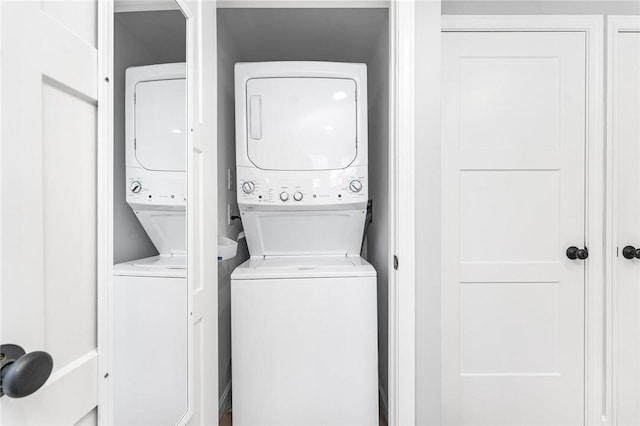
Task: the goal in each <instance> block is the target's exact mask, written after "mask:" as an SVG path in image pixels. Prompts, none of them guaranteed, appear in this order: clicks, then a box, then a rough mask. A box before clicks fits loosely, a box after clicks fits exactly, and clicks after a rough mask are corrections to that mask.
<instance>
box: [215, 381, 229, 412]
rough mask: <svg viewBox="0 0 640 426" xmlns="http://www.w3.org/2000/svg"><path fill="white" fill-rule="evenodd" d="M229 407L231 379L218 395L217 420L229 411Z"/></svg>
mask: <svg viewBox="0 0 640 426" xmlns="http://www.w3.org/2000/svg"><path fill="white" fill-rule="evenodd" d="M230 408H231V380H229V382H228V383H227V386H225V387H224V390H223V391H222V395H220V400H219V401H218V416H219V417H220V418H219V419H218V420H219V421H220V420H222V417H223V416H224V415H225V414H226V413H227V411H229V409H230Z"/></svg>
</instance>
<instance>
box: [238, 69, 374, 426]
mask: <svg viewBox="0 0 640 426" xmlns="http://www.w3.org/2000/svg"><path fill="white" fill-rule="evenodd" d="M366 87H367V84H366V66H365V65H363V64H346V63H327V62H266V63H244V64H236V68H235V90H236V160H237V176H238V206H239V210H240V215H241V218H242V223H243V226H244V230H245V234H246V238H247V243H248V247H249V253H250V255H251V258H250V259H249V260H248V261H247V262H245V263H244V264H242V265H240V266H239V267H238V268H237V269H236V270H235V271H234V272H233V273H232V275H231V318H232V328H231V340H232V365H233V370H232V380H233V388H232V389H233V422H234V425H235V426H255V425H279V426H284V425H291V426H293V425H296V426H302V425H352V426H353V425H374V424H377V422H378V397H377V393H378V386H377V383H378V374H377V369H378V358H377V318H376V316H377V315H376V310H377V303H376V272H375V270H374V269H373V267H372V266H371V265H369V264H368V263H367V262H366V261H365V260H364V259H362V258H361V257H360V255H359V254H360V247H361V243H362V238H363V230H364V222H365V217H366V209H367V195H368V174H367V109H366V105H367V90H366Z"/></svg>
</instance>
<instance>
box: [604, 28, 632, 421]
mask: <svg viewBox="0 0 640 426" xmlns="http://www.w3.org/2000/svg"><path fill="white" fill-rule="evenodd" d="M624 32H639V33H640V16H637V15H627V16H608V17H607V100H606V101H607V112H606V114H607V115H606V117H607V128H606V157H607V162H606V182H607V186H606V193H607V196H606V218H607V220H606V222H605V235H606V240H605V244H606V248H605V256H606V259H605V262H606V265H607V268H606V277H605V288H606V300H607V302H606V333H607V335H608V336H611V338H610V339H608V340H607V346H606V355H607V360H608V362H607V366H608V370H607V371H609V372H610V373H609V377H606V379H607V380H606V382H605V386H606V389H607V398H606V403H607V407H608V410H607V412H608V413H609V416H608V417H609V423H610V424H617V422H618V397H617V384H618V381H617V376H618V374H621V373H624V372H622V371H620V370H619V365H618V363H617V356H618V333H617V329H616V325H617V323H618V320H619V317H618V313H617V312H616V309H615V298H616V296H617V295H616V283H617V276H618V275H617V271H618V244H617V235H618V221H617V219H616V217H617V209H618V207H617V204H616V203H617V201H618V191H617V177H616V176H617V174H616V171H617V169H618V162H617V160H616V135H617V129H616V128H615V127H614V121H613V119H614V109H613V105H614V101H615V96H614V95H615V91H614V88H615V84H616V82H615V81H614V80H613V75H614V65H615V61H614V60H615V55H616V53H617V51H618V34H619V33H624Z"/></svg>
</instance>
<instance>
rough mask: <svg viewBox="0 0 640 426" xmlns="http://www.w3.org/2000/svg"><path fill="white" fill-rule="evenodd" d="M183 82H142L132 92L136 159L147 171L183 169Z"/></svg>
mask: <svg viewBox="0 0 640 426" xmlns="http://www.w3.org/2000/svg"><path fill="white" fill-rule="evenodd" d="M186 102H187V98H186V83H185V79H183V78H182V79H174V80H155V81H143V82H140V83H138V84H136V89H135V137H136V143H135V152H136V159H137V160H138V162H139V163H140V165H141V166H142V167H144V168H145V169H147V170H156V171H175V172H183V171H185V170H186V165H187V160H186V152H187V145H186V144H187V134H186V121H187V117H186V112H185V111H186Z"/></svg>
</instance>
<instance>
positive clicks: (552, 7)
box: [442, 0, 640, 15]
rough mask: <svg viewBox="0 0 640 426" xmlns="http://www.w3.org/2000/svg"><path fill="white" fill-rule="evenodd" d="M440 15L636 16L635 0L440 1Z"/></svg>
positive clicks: (639, 5)
mask: <svg viewBox="0 0 640 426" xmlns="http://www.w3.org/2000/svg"><path fill="white" fill-rule="evenodd" d="M442 14H443V15H639V14H640V1H637V0H624V1H618V0H612V1H606V0H604V1H603V0H600V1H598V0H593V1H575V0H558V1H547V0H543V1H533V0H528V1H527V0H511V1H509V0H502V1H482V0H466V1H465V0H462V1H458V0H442Z"/></svg>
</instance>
